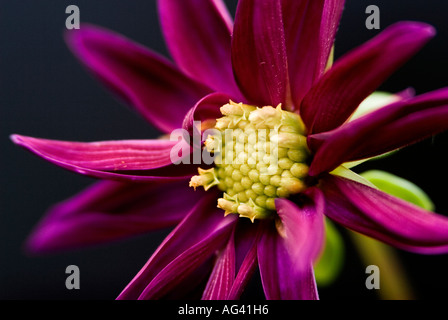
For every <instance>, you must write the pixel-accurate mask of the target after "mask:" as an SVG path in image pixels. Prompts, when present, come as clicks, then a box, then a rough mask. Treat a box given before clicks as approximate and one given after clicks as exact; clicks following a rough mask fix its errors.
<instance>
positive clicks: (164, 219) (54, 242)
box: [27, 180, 203, 253]
mask: <svg viewBox="0 0 448 320" xmlns="http://www.w3.org/2000/svg"><path fill="white" fill-rule="evenodd" d="M202 196H203V192H200V191H198V192H194V191H193V190H192V188H189V187H188V181H187V180H184V181H179V182H173V183H159V184H154V183H151V184H146V183H121V182H116V181H101V182H98V183H96V184H94V185H93V186H92V187H89V188H88V189H86V190H84V191H83V192H81V193H80V194H78V195H76V196H74V197H73V198H70V199H68V200H66V201H64V202H62V203H60V204H57V205H56V206H54V207H53V208H52V209H51V210H50V211H49V212H48V213H47V215H46V216H45V217H44V219H42V221H41V222H40V223H39V225H38V226H37V227H36V229H35V230H34V231H33V233H32V234H31V236H30V237H29V239H28V240H27V249H28V250H29V251H30V252H32V253H46V252H54V251H59V250H66V249H72V248H79V247H84V246H88V245H96V244H100V243H104V242H108V241H115V240H119V239H122V238H125V237H129V236H134V235H137V234H141V233H145V232H149V231H154V230H157V229H161V228H166V227H170V226H172V225H174V224H176V223H178V222H179V221H181V220H182V219H183V218H184V217H185V216H186V214H187V213H188V212H189V210H191V208H192V207H193V206H194V205H195V204H196V203H197V201H199V200H200V199H201V197H202Z"/></svg>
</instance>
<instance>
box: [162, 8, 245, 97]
mask: <svg viewBox="0 0 448 320" xmlns="http://www.w3.org/2000/svg"><path fill="white" fill-rule="evenodd" d="M158 8H159V16H160V20H161V25H162V31H163V34H164V36H165V41H166V43H167V46H168V49H169V50H170V52H171V55H172V57H173V59H174V61H175V62H176V64H177V65H178V66H179V68H180V69H181V70H182V71H184V72H185V73H186V74H187V75H189V76H191V77H192V78H193V79H196V80H197V81H199V82H201V83H204V84H206V85H207V86H209V87H210V88H212V89H214V90H215V91H219V92H226V93H229V94H232V95H236V96H237V97H238V98H241V93H240V91H239V89H238V87H237V85H236V82H235V79H234V77H233V69H232V63H231V34H232V31H233V20H232V18H231V16H230V14H229V12H228V11H227V8H226V7H225V4H224V3H223V2H222V0H206V1H204V0H183V1H178V0H159V1H158Z"/></svg>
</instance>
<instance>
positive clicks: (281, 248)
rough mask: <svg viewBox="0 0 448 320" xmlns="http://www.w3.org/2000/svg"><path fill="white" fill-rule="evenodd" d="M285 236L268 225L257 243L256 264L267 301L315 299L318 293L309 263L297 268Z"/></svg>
mask: <svg viewBox="0 0 448 320" xmlns="http://www.w3.org/2000/svg"><path fill="white" fill-rule="evenodd" d="M294 264H295V261H292V260H291V255H290V253H289V251H288V249H287V245H286V244H285V240H284V238H282V237H281V236H280V234H279V233H278V232H277V230H276V229H275V228H274V227H273V226H270V227H268V228H266V230H265V231H264V232H263V235H262V236H261V239H260V241H259V243H258V265H259V268H260V276H261V282H262V285H263V290H264V293H265V296H266V299H268V300H317V299H318V292H317V286H316V280H315V278H314V272H313V267H312V264H311V262H310V263H309V265H307V266H306V267H305V268H302V269H301V270H297V269H296V268H295V267H294Z"/></svg>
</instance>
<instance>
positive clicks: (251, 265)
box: [227, 222, 262, 300]
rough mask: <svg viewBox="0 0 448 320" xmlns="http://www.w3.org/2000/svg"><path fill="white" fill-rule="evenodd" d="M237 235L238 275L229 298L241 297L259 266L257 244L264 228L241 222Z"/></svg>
mask: <svg viewBox="0 0 448 320" xmlns="http://www.w3.org/2000/svg"><path fill="white" fill-rule="evenodd" d="M238 226H239V227H241V228H239V229H237V232H236V235H235V239H236V240H235V242H236V243H235V246H236V260H235V262H236V271H237V274H236V277H235V281H234V282H233V284H232V288H231V290H230V293H229V294H228V296H227V299H228V300H236V299H239V298H240V296H241V294H242V293H243V291H244V289H245V288H246V285H247V284H248V282H249V281H250V279H251V278H252V275H253V274H254V272H255V269H256V267H257V244H258V240H259V237H260V234H261V233H260V232H261V231H262V228H259V227H254V225H252V224H251V225H250V226H248V227H247V226H246V227H245V226H244V224H242V223H241V222H240V223H239V225H238Z"/></svg>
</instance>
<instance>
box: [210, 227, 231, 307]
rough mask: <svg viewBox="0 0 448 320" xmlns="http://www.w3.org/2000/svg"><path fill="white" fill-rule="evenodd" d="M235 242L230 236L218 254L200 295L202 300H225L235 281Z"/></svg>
mask: <svg viewBox="0 0 448 320" xmlns="http://www.w3.org/2000/svg"><path fill="white" fill-rule="evenodd" d="M235 259H236V258H235V240H234V233H233V234H232V235H231V236H230V238H229V241H228V242H227V246H226V247H225V248H224V249H223V250H222V251H221V252H220V253H219V254H218V257H217V259H216V262H215V266H214V268H213V271H212V273H211V275H210V277H209V280H208V282H207V286H206V287H205V289H204V293H203V295H202V299H203V300H225V299H227V296H228V295H229V293H230V290H231V288H232V285H233V281H234V280H235Z"/></svg>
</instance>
